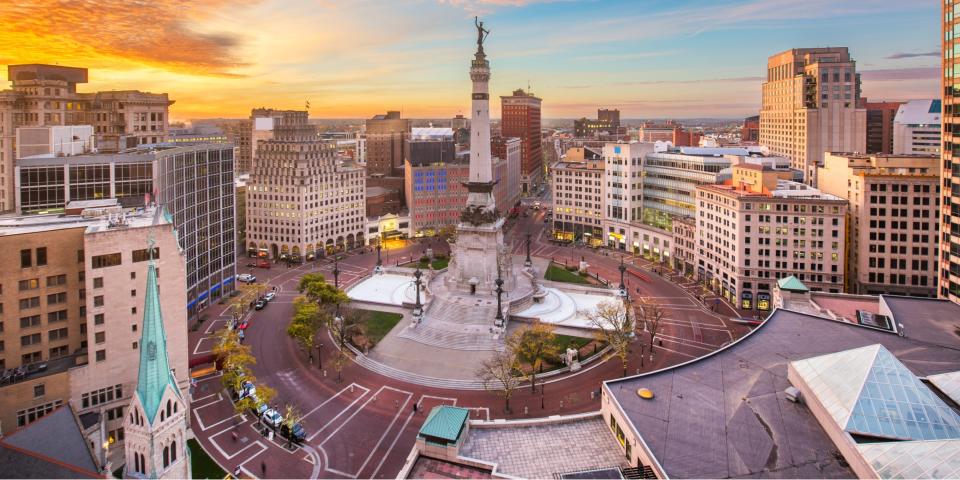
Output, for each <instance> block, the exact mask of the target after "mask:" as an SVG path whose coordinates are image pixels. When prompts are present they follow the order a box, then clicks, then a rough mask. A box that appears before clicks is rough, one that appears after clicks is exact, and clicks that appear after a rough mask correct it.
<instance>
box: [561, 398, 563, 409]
mask: <svg viewBox="0 0 960 480" xmlns="http://www.w3.org/2000/svg"><path fill="white" fill-rule="evenodd" d="M560 408H561V409H562V408H563V400H560Z"/></svg>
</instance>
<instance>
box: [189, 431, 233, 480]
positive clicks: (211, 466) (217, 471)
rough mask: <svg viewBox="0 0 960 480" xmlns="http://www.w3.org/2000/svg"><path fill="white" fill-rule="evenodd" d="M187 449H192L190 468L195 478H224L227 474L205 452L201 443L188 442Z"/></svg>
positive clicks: (193, 440)
mask: <svg viewBox="0 0 960 480" xmlns="http://www.w3.org/2000/svg"><path fill="white" fill-rule="evenodd" d="M187 447H188V448H189V449H190V468H191V470H192V473H193V478H211V479H215V478H223V477H226V476H227V472H225V471H223V469H222V468H220V465H217V462H214V461H213V459H212V458H210V455H207V452H205V451H204V450H203V447H201V446H200V443H199V442H197V441H196V440H195V439H192V438H191V439H190V440H187Z"/></svg>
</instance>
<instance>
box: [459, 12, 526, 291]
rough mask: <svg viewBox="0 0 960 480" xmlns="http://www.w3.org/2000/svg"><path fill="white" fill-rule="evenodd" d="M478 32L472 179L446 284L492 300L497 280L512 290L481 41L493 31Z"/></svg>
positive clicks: (472, 68) (480, 29) (474, 63)
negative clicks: (495, 176)
mask: <svg viewBox="0 0 960 480" xmlns="http://www.w3.org/2000/svg"><path fill="white" fill-rule="evenodd" d="M474 24H475V26H476V27H477V51H476V53H475V54H474V57H473V61H472V62H471V63H470V79H471V80H472V81H473V94H472V100H471V102H472V104H471V106H472V108H471V111H470V177H469V179H468V181H467V182H466V183H465V185H466V187H467V191H468V192H469V193H468V195H467V204H466V206H465V207H464V209H463V212H462V213H461V215H460V223H459V224H458V225H457V240H456V243H455V244H453V245H452V247H451V250H452V261H451V265H450V270H449V271H450V275H449V276H448V282H450V283H453V284H455V286H456V287H457V288H458V289H459V290H461V291H465V292H470V293H472V294H486V295H489V294H492V293H493V291H494V289H495V288H496V280H497V278H501V279H502V280H503V282H504V284H503V287H504V290H505V291H508V292H509V291H510V290H512V289H513V287H514V274H513V268H512V262H511V260H510V256H509V255H508V254H507V250H506V248H505V247H504V244H503V230H502V227H503V222H504V219H503V218H501V217H500V213H499V212H498V211H497V205H496V201H495V199H494V196H493V187H494V185H495V184H496V182H495V181H494V179H493V161H492V160H491V158H490V93H489V82H490V62H488V61H487V55H486V53H484V51H483V41H484V40H485V39H486V38H487V35H489V33H490V31H489V30H486V29H484V28H483V22H480V21H478V20H476V19H475V20H474Z"/></svg>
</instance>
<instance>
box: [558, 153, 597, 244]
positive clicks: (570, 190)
mask: <svg viewBox="0 0 960 480" xmlns="http://www.w3.org/2000/svg"><path fill="white" fill-rule="evenodd" d="M550 181H551V186H550V191H551V192H553V238H554V239H557V240H563V241H575V242H582V243H583V244H585V245H589V246H592V247H596V246H599V245H603V212H604V194H603V192H604V184H605V183H606V182H605V180H604V161H603V160H602V159H599V158H597V159H587V160H583V159H580V160H562V161H559V162H557V163H555V164H553V166H551V167H550Z"/></svg>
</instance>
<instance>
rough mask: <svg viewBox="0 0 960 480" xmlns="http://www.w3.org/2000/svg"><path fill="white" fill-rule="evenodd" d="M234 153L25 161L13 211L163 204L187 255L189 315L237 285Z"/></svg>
mask: <svg viewBox="0 0 960 480" xmlns="http://www.w3.org/2000/svg"><path fill="white" fill-rule="evenodd" d="M43 128H48V127H43ZM233 153H234V149H233V146H232V145H230V144H201V145H195V146H190V147H167V146H163V147H159V146H158V147H156V148H149V149H140V150H135V151H130V152H125V153H116V154H82V155H64V156H60V152H55V153H53V154H44V155H37V156H33V157H28V158H21V159H19V160H18V161H17V166H16V169H15V176H16V179H17V180H16V188H17V190H16V201H17V204H16V210H17V212H18V213H20V214H39V213H59V212H69V211H70V210H77V209H82V208H87V207H99V208H106V209H110V208H116V207H117V206H119V207H126V208H131V207H144V206H147V205H149V204H150V203H151V202H157V203H159V204H160V205H161V206H163V207H164V208H165V209H166V211H167V213H168V214H170V215H171V218H172V220H171V221H172V223H173V224H174V226H175V227H176V229H177V235H178V238H179V240H180V242H181V243H180V244H181V246H182V247H183V248H184V250H185V252H186V256H187V276H188V278H187V285H188V293H187V297H188V299H189V300H188V303H189V305H188V308H189V313H190V316H191V317H192V316H193V315H195V314H196V312H197V311H198V310H199V309H201V308H203V307H204V306H205V305H208V304H209V303H210V301H211V300H214V299H217V298H219V297H220V296H221V295H223V294H224V293H227V292H229V291H230V290H232V289H233V287H234V285H233V277H234V275H235V274H236V271H235V264H236V260H235V259H236V251H237V250H236V236H237V233H236V231H235V229H234V222H235V216H234V215H235V214H234V212H235V208H236V206H235V198H236V185H235V183H234V176H233V174H234V165H233Z"/></svg>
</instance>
